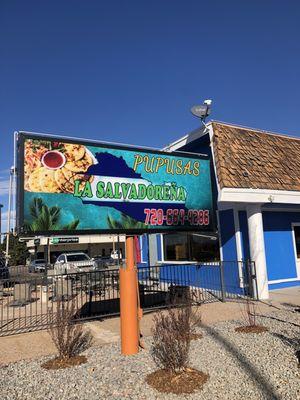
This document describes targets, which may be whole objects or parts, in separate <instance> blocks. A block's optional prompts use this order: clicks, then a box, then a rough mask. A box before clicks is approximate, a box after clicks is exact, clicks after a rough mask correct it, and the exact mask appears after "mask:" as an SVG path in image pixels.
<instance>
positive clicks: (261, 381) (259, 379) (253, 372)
mask: <svg viewBox="0 0 300 400" xmlns="http://www.w3.org/2000/svg"><path fill="white" fill-rule="evenodd" d="M202 328H203V329H204V330H205V331H206V333H207V334H209V335H210V336H211V337H212V338H214V339H215V340H216V341H217V342H219V343H220V344H221V345H222V346H223V347H224V348H225V349H226V351H228V352H229V353H231V354H232V355H233V356H234V357H235V358H236V360H237V362H238V363H239V365H240V367H241V368H242V369H243V370H244V371H245V372H246V373H247V375H248V376H249V378H250V379H251V380H252V382H253V383H254V384H255V385H256V386H257V388H258V389H259V390H260V391H261V392H262V393H263V394H264V396H267V397H266V398H268V399H270V400H271V399H272V400H281V399H282V398H281V396H280V395H279V393H278V392H277V391H276V388H275V387H274V386H273V385H272V384H270V382H269V381H268V380H267V378H266V377H264V376H263V375H262V374H261V372H260V371H259V369H257V368H256V367H255V366H254V365H253V364H252V363H251V362H250V361H249V360H248V359H247V357H245V355H243V354H241V353H240V351H239V349H238V348H236V347H235V346H234V345H233V344H232V343H231V342H230V341H229V340H228V339H227V338H225V337H224V336H223V335H222V334H220V333H219V332H218V331H217V330H216V329H214V328H212V327H210V326H207V325H202Z"/></svg>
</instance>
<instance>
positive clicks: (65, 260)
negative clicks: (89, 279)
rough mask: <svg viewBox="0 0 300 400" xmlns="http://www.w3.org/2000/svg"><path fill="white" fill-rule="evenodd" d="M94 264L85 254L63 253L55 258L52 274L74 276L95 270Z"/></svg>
mask: <svg viewBox="0 0 300 400" xmlns="http://www.w3.org/2000/svg"><path fill="white" fill-rule="evenodd" d="M96 266H97V265H96V262H95V261H94V260H93V259H91V258H90V257H89V256H88V255H87V254H85V253H64V254H61V255H60V256H59V257H57V260H56V262H55V264H54V274H55V275H60V274H74V273H76V272H89V271H92V270H94V269H96Z"/></svg>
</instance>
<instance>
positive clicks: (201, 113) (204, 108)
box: [191, 99, 212, 128]
mask: <svg viewBox="0 0 300 400" xmlns="http://www.w3.org/2000/svg"><path fill="white" fill-rule="evenodd" d="M211 104H212V100H210V99H208V100H204V102H203V104H200V105H197V106H193V107H192V108H191V113H192V114H193V115H195V117H198V118H200V119H201V122H202V124H203V125H204V126H205V128H207V125H206V123H205V119H206V118H207V117H208V116H209V114H210V112H211Z"/></svg>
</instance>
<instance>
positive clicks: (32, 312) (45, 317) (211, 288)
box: [0, 262, 256, 336]
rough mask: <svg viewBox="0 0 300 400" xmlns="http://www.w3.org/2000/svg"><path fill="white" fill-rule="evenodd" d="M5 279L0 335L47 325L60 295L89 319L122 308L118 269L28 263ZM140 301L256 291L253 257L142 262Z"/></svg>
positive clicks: (147, 306)
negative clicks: (42, 267)
mask: <svg viewBox="0 0 300 400" xmlns="http://www.w3.org/2000/svg"><path fill="white" fill-rule="evenodd" d="M10 272H11V273H10V276H9V277H6V278H2V279H0V336H5V335H9V334H14V333H22V332H28V331H34V330H38V329H45V328H47V327H48V326H49V325H50V324H51V322H52V321H53V320H54V317H55V314H56V310H57V305H58V304H59V301H68V302H70V301H73V303H74V306H75V311H76V315H75V316H74V317H75V318H79V319H89V318H96V317H98V318H99V317H100V318H101V317H105V316H113V315H118V314H119V310H120V309H119V297H120V293H119V271H118V269H104V270H99V271H91V272H80V273H72V274H68V275H54V274H53V271H51V270H49V271H47V272H46V273H44V274H34V273H29V272H28V269H26V267H23V268H22V269H20V270H16V269H15V270H11V271H10ZM137 275H138V282H139V297H140V304H141V307H142V308H143V309H144V310H151V309H153V308H161V307H165V306H166V305H167V304H172V303H173V302H174V301H175V300H176V302H177V303H178V302H181V301H184V300H185V299H186V297H187V296H189V297H190V299H191V300H192V301H193V302H194V303H198V304H199V303H204V302H211V301H217V300H221V301H225V300H227V299H237V298H241V297H251V298H255V296H256V283H255V282H256V280H255V266H254V263H252V262H240V263H237V262H222V263H209V264H199V265H193V264H177V265H174V264H170V265H158V266H150V267H149V266H143V265H139V266H138V269H137Z"/></svg>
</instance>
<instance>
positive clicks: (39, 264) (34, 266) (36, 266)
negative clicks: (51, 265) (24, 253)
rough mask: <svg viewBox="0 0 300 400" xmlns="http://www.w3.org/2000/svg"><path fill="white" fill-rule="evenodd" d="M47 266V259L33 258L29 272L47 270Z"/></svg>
mask: <svg viewBox="0 0 300 400" xmlns="http://www.w3.org/2000/svg"><path fill="white" fill-rule="evenodd" d="M46 267H47V263H46V260H44V259H43V258H40V259H37V260H33V261H31V263H30V264H29V267H28V272H45V271H46Z"/></svg>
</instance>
